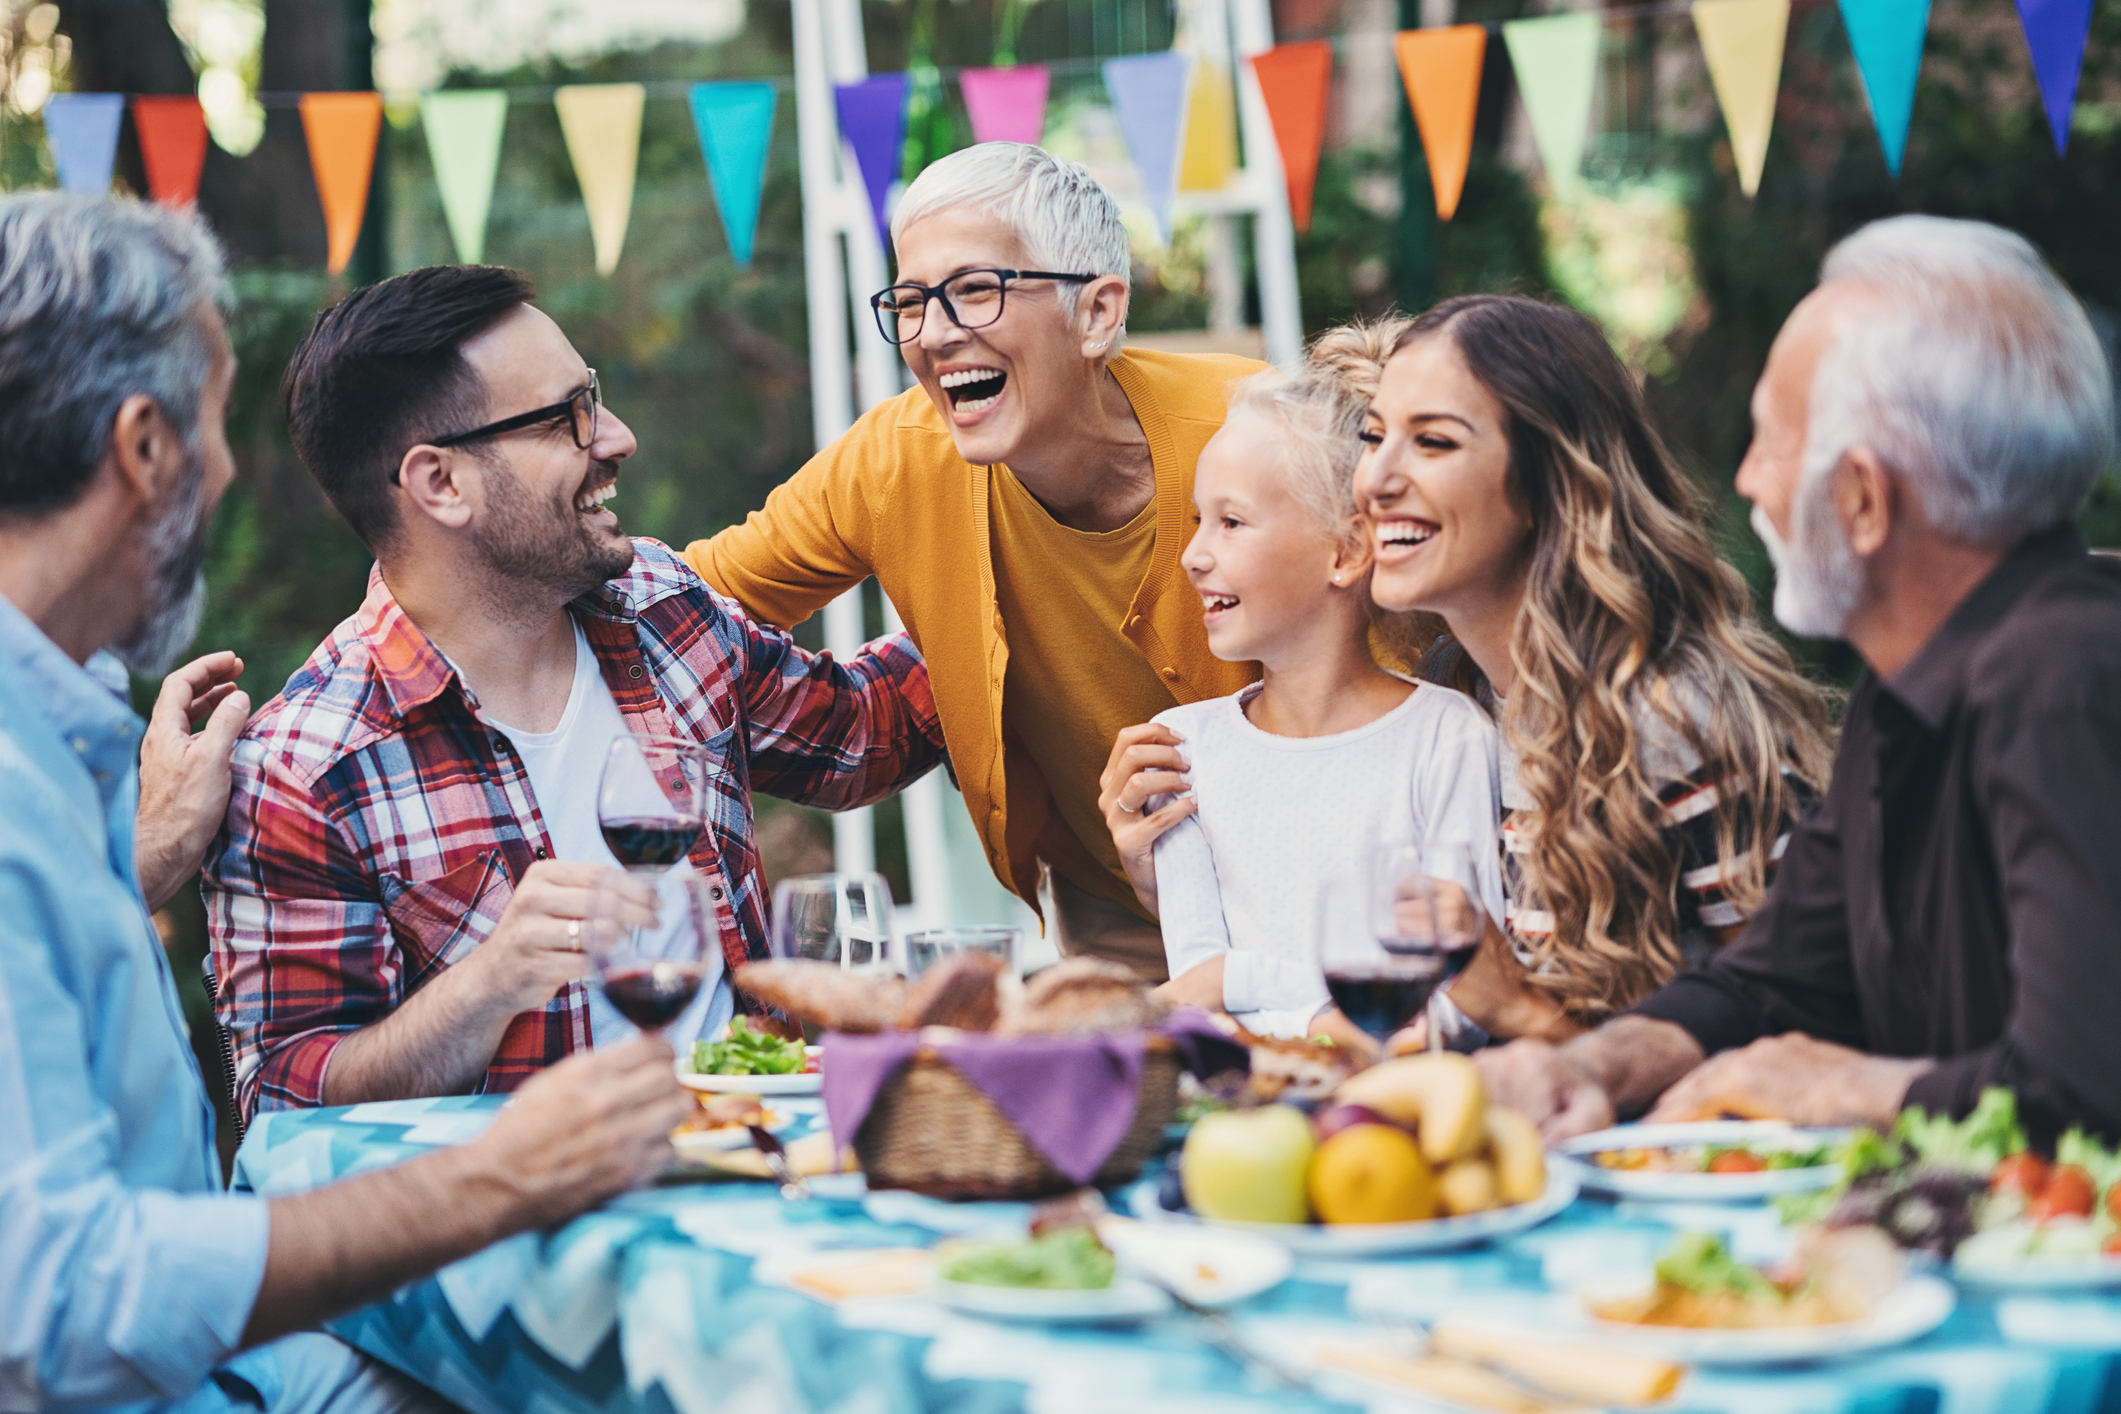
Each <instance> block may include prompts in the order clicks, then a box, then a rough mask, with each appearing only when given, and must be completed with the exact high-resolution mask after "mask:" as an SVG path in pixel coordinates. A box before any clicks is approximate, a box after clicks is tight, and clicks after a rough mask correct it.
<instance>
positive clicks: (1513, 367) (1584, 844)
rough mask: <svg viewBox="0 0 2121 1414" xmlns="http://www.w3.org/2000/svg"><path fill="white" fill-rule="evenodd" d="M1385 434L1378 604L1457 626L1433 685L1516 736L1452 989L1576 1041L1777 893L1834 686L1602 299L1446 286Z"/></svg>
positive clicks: (1819, 754)
mask: <svg viewBox="0 0 2121 1414" xmlns="http://www.w3.org/2000/svg"><path fill="white" fill-rule="evenodd" d="M1362 436H1363V440H1364V442H1365V444H1366V446H1365V449H1364V452H1363V458H1362V464H1361V467H1360V469H1359V471H1358V474H1357V479H1356V492H1357V495H1358V497H1359V498H1360V500H1361V501H1362V504H1363V507H1364V510H1365V512H1366V514H1367V517H1368V519H1369V523H1370V529H1371V533H1372V535H1373V537H1374V549H1375V554H1376V566H1375V570H1374V572H1373V575H1372V579H1371V593H1372V595H1373V596H1374V597H1375V599H1376V601H1377V603H1378V604H1379V606H1380V607H1382V608H1385V609H1390V610H1395V611H1409V610H1422V611H1427V612H1430V613H1434V614H1436V615H1439V616H1440V617H1441V619H1442V621H1443V624H1444V625H1445V626H1446V627H1447V628H1448V630H1449V632H1448V636H1447V637H1445V638H1443V639H1442V640H1440V641H1439V642H1438V643H1437V645H1436V646H1435V647H1434V648H1433V649H1432V650H1431V651H1430V653H1429V654H1428V658H1427V661H1426V663H1425V664H1424V675H1425V676H1429V677H1433V678H1435V679H1436V680H1439V681H1442V682H1444V683H1447V684H1449V685H1451V686H1455V687H1458V688H1459V689H1461V690H1463V691H1465V692H1468V693H1469V694H1471V695H1472V696H1473V697H1474V698H1475V699H1476V700H1477V701H1479V702H1481V703H1482V704H1483V705H1484V706H1486V707H1487V708H1488V710H1489V711H1490V712H1491V713H1492V714H1493V715H1494V716H1495V718H1496V720H1497V722H1498V725H1499V726H1500V727H1501V729H1502V792H1503V800H1502V804H1503V826H1502V848H1503V851H1504V873H1505V886H1506V892H1507V895H1508V904H1507V908H1506V910H1505V912H1506V917H1505V919H1504V920H1503V927H1502V929H1501V930H1499V931H1495V932H1491V934H1490V938H1489V944H1488V946H1487V947H1485V948H1484V949H1483V951H1482V955H1481V957H1480V959H1479V960H1478V961H1477V962H1476V963H1475V964H1474V966H1473V967H1472V968H1471V969H1469V970H1468V972H1467V973H1466V974H1465V975H1464V976H1463V977H1462V978H1460V979H1459V981H1458V983H1457V984H1456V985H1455V986H1454V987H1453V988H1452V990H1451V992H1450V996H1451V998H1452V999H1453V1000H1454V1001H1455V1002H1456V1004H1457V1006H1458V1008H1459V1009H1460V1010H1461V1011H1462V1012H1463V1013H1464V1015H1465V1016H1467V1017H1469V1018H1470V1019H1471V1020H1472V1022H1473V1023H1475V1024H1477V1026H1478V1027H1479V1028H1481V1029H1483V1030H1485V1031H1486V1032H1488V1033H1489V1034H1491V1035H1494V1036H1498V1037H1502V1036H1521V1035H1532V1036H1541V1037H1546V1038H1549V1039H1553V1038H1559V1037H1562V1036H1566V1035H1569V1034H1573V1033H1574V1032H1576V1031H1578V1030H1581V1029H1583V1028H1585V1027H1587V1026H1590V1025H1594V1024H1596V1023H1597V1022H1599V1021H1600V1020H1602V1019H1604V1018H1605V1017H1607V1016H1609V1015H1611V1014H1612V1013H1613V1012H1616V1011H1619V1010H1622V1009H1624V1008H1626V1007H1628V1006H1629V1005H1631V1004H1633V1003H1634V1002H1636V1001H1638V1000H1640V999H1641V998H1643V997H1645V996H1647V995H1648V994H1649V993H1650V992H1652V991H1654V990H1656V988H1658V987H1659V986H1660V985H1662V984H1663V983H1664V982H1666V981H1667V980H1669V979H1670V978H1671V977H1672V976H1673V975H1674V974H1675V973H1677V972H1679V971H1681V970H1683V969H1684V968H1686V967H1688V966H1690V965H1693V964H1695V963H1698V962H1700V961H1701V960H1702V959H1704V958H1705V957H1706V956H1707V955H1708V954H1709V953H1710V952H1712V951H1713V950H1714V949H1715V947H1716V946H1718V945H1719V944H1720V943H1721V942H1722V941H1723V940H1724V939H1725V938H1728V937H1730V936H1732V935H1733V934H1734V933H1735V932H1736V930H1737V929H1738V927H1739V926H1740V925H1741V924H1742V923H1743V922H1744V920H1745V919H1746V918H1747V917H1749V916H1750V915H1751V914H1752V913H1753V912H1754V911H1755V910H1756V909H1758V907H1759V906H1760V902H1761V899H1762V897H1763V895H1764V894H1765V892H1766V889H1767V885H1768V882H1769V880H1770V878H1771V877H1772V875H1773V873H1774V869H1775V864H1776V862H1777V860H1779V859H1780V857H1781V850H1782V847H1783V844H1784V841H1785V839H1786V836H1787V833H1788V829H1789V824H1790V821H1791V819H1792V817H1793V815H1794V814H1795V812H1796V811H1797V809H1798V808H1799V806H1800V804H1801V803H1802V802H1803V801H1804V800H1805V799H1806V798H1807V797H1808V796H1809V795H1810V794H1811V793H1812V792H1813V791H1815V790H1817V789H1818V788H1819V787H1820V786H1821V784H1822V783H1823V782H1824V780H1825V778H1826V773H1827V769H1828V765H1829V756H1830V750H1831V748H1830V742H1829V731H1830V728H1829V725H1828V714H1827V701H1826V697H1825V695H1824V694H1823V693H1822V691H1821V690H1820V688H1818V687H1817V686H1816V685H1814V684H1813V683H1812V682H1810V681H1808V680H1807V679H1806V678H1805V677H1804V676H1803V675H1802V674H1800V673H1799V672H1798V670H1797V668H1796V667H1795V666H1794V664H1793V663H1792V662H1791V660H1790V657H1789V655H1788V654H1787V653H1786V652H1785V651H1784V650H1783V649H1782V647H1781V646H1780V645H1779V644H1778V643H1777V642H1776V641H1775V640H1774V639H1773V638H1772V637H1770V636H1769V635H1768V634H1767V632H1766V631H1765V630H1763V629H1762V628H1761V627H1760V626H1759V625H1758V624H1757V622H1756V621H1755V620H1754V618H1753V614H1752V609H1751V602H1750V596H1749V595H1748V593H1747V590H1746V587H1745V583H1744V581H1743V580H1742V579H1741V578H1740V577H1739V575H1738V573H1737V572H1736V571H1735V570H1734V569H1732V568H1731V567H1730V566H1729V565H1728V564H1725V563H1724V562H1723V561H1722V560H1721V559H1719V558H1718V557H1717V554H1716V550H1715V546H1714V545H1713V544H1712V543H1711V541H1710V538H1709V532H1708V526H1709V524H1710V515H1711V512H1710V508H1709V506H1708V504H1707V502H1706V499H1705V497H1704V496H1703V495H1702V494H1701V492H1700V491H1699V490H1698V489H1697V488H1696V487H1695V485H1694V483H1693V482H1692V481H1691V480H1690V479H1689V478H1688V477H1687V476H1686V474H1685V473H1684V472H1682V471H1681V470H1680V468H1679V467H1678V466H1677V465H1676V464H1675V463H1674V462H1673V460H1672V457H1671V454H1670V453H1669V452H1668V451H1667V450H1666V449H1665V447H1664V444H1663V443H1662V442H1661V441H1660V440H1659V438H1658V436H1657V434H1656V432H1655V431H1654V430H1653V429H1652V428H1651V426H1650V423H1649V419H1648V416H1647V413H1646V411H1645V409H1644V406H1643V401H1642V394H1641V390H1640V388H1639V387H1638V386H1637V384H1636V382H1635V380H1634V378H1633V377H1632V376H1631V375H1630V374H1629V373H1628V371H1627V370H1626V369H1625V368H1624V367H1623V366H1622V365H1621V363H1620V361H1619V359H1617V358H1616V357H1615V356H1614V355H1613V352H1612V350H1611V349H1610V347H1608V345H1607V344H1606V341H1605V338H1604V336H1603V335H1602V334H1601V333H1600V332H1599V329H1598V326H1597V325H1595V324H1594V323H1592V322H1591V321H1590V320H1589V319H1587V318H1585V317H1584V316H1582V315H1580V314H1578V313H1576V312H1574V311H1573V310H1569V309H1565V308H1562V307H1559V306H1556V305H1551V304H1545V303H1541V302H1539V301H1537V300H1530V299H1523V298H1518V297H1514V296H1500V295H1470V296H1465V297H1461V298H1457V299H1451V300H1446V301H1445V302H1443V303H1442V304H1439V305H1437V306H1436V307H1435V308H1434V309H1431V310H1430V311H1428V312H1427V313H1426V314H1424V315H1422V316H1421V317H1420V318H1419V319H1416V320H1413V321H1411V322H1409V323H1408V324H1407V325H1406V326H1405V327H1404V328H1402V329H1400V330H1398V331H1397V332H1396V334H1395V336H1394V338H1393V340H1392V342H1391V344H1390V346H1389V347H1388V348H1387V349H1386V350H1385V361H1384V367H1383V370H1382V372H1381V374H1380V376H1379V378H1378V381H1377V391H1376V393H1375V395H1374V397H1373V398H1372V401H1371V404H1370V410H1369V415H1368V417H1367V418H1366V420H1365V424H1364V429H1363V433H1362ZM1474 1039H1478V1038H1477V1037H1476V1038H1474Z"/></svg>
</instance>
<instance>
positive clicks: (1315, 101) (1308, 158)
mask: <svg viewBox="0 0 2121 1414" xmlns="http://www.w3.org/2000/svg"><path fill="white" fill-rule="evenodd" d="M1251 63H1252V72H1253V73H1254V74H1255V75H1257V76H1258V78H1259V94H1260V97H1262V98H1264V99H1265V100H1266V101H1267V121H1268V122H1269V123H1271V124H1273V126H1274V145H1275V146H1276V147H1278V148H1280V149H1281V170H1282V175H1283V176H1284V177H1286V178H1287V179H1288V182H1289V216H1290V218H1291V219H1293V220H1294V221H1295V222H1296V229H1297V230H1298V231H1308V230H1310V229H1311V193H1312V192H1313V191H1314V190H1315V189H1316V188H1317V185H1318V150H1319V148H1321V147H1323V146H1324V145H1325V141H1326V92H1327V90H1328V89H1329V88H1330V87H1331V86H1332V82H1333V45H1332V43H1331V41H1329V40H1324V39H1312V40H1307V41H1305V42H1304V43H1302V44H1277V45H1275V46H1274V47H1273V48H1272V49H1269V50H1268V51H1267V52H1266V53H1264V54H1255V55H1253V56H1252V60H1251Z"/></svg>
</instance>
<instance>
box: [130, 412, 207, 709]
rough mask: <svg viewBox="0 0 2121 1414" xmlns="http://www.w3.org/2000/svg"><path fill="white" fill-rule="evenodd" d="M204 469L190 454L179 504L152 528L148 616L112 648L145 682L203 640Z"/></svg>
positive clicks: (174, 663) (160, 674) (204, 583)
mask: <svg viewBox="0 0 2121 1414" xmlns="http://www.w3.org/2000/svg"><path fill="white" fill-rule="evenodd" d="M205 485H206V466H205V463H204V461H203V460H195V459H192V458H191V457H190V455H189V453H187V465H186V466H185V468H184V472H183V480H182V481H181V482H180V483H179V486H178V490H177V494H176V497H175V499H174V500H173V501H172V502H171V503H170V507H169V509H168V510H167V511H166V512H164V513H163V514H162V516H161V517H160V519H158V520H157V521H156V522H155V524H154V526H153V528H152V529H150V530H149V531H148V532H147V535H148V543H149V544H151V545H154V546H156V547H157V550H156V553H155V557H154V568H153V570H152V571H151V572H150V574H149V580H148V586H147V603H148V608H147V611H146V612H145V613H144V614H143V615H142V616H141V618H140V622H139V623H137V624H135V625H133V629H132V632H130V633H128V634H126V635H125V637H124V639H123V640H121V641H119V642H117V643H113V644H112V645H111V652H112V653H114V654H116V655H117V657H118V661H120V662H122V663H123V664H125V666H126V667H128V668H131V669H132V670H133V671H134V672H136V673H138V674H139V675H140V676H141V677H144V678H159V677H161V676H162V675H163V674H164V673H166V672H168V671H169V670H170V669H171V668H173V667H175V666H176V665H177V659H178V657H179V656H180V655H181V654H182V653H183V652H184V650H185V649H187V648H189V647H191V644H192V640H193V639H194V638H197V637H198V636H199V616H200V615H201V614H202V613H204V612H205V610H206V529H207V507H206V498H205V495H204V491H205Z"/></svg>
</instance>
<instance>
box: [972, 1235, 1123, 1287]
mask: <svg viewBox="0 0 2121 1414" xmlns="http://www.w3.org/2000/svg"><path fill="white" fill-rule="evenodd" d="M1114 1265H1115V1264H1114V1262H1113V1259H1112V1253H1111V1252H1110V1251H1109V1250H1107V1249H1106V1247H1105V1244H1104V1243H1102V1242H1099V1241H1098V1240H1097V1234H1096V1233H1094V1232H1092V1231H1091V1230H1090V1229H1089V1228H1087V1227H1064V1228H1062V1229H1060V1230H1059V1231H1057V1232H1049V1233H1047V1234H1046V1235H1045V1236H1044V1237H1034V1238H1032V1239H1030V1240H1029V1241H1027V1242H960V1243H952V1244H950V1245H949V1246H948V1247H947V1248H946V1249H945V1251H944V1256H943V1261H942V1264H941V1266H940V1267H939V1268H938V1271H939V1272H940V1274H941V1276H942V1278H943V1280H944V1281H960V1282H967V1283H970V1284H972V1285H974V1286H1016V1287H1037V1288H1039V1289H1041V1290H1046V1291H1098V1290H1102V1289H1103V1288H1105V1287H1108V1286H1110V1285H1112V1273H1113V1270H1114Z"/></svg>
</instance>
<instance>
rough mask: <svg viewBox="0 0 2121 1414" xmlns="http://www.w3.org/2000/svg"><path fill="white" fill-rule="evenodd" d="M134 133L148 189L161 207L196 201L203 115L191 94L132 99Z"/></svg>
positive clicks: (202, 156) (201, 160)
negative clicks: (138, 140) (136, 137)
mask: <svg viewBox="0 0 2121 1414" xmlns="http://www.w3.org/2000/svg"><path fill="white" fill-rule="evenodd" d="M133 132H134V133H135V134H136V135H138V137H139V139H140V160H141V162H143V163H145V164H146V166H147V190H148V192H149V194H150V195H152V196H153V197H154V199H155V200H156V201H159V202H161V203H162V204H163V205H164V206H189V205H191V204H192V203H193V202H194V201H197V200H198V199H199V172H200V169H201V168H203V167H205V166H206V112H205V110H204V109H202V108H200V107H199V100H198V99H196V98H193V97H192V96H191V95H190V94H173V95H165V96H159V97H153V98H135V99H134V100H133Z"/></svg>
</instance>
